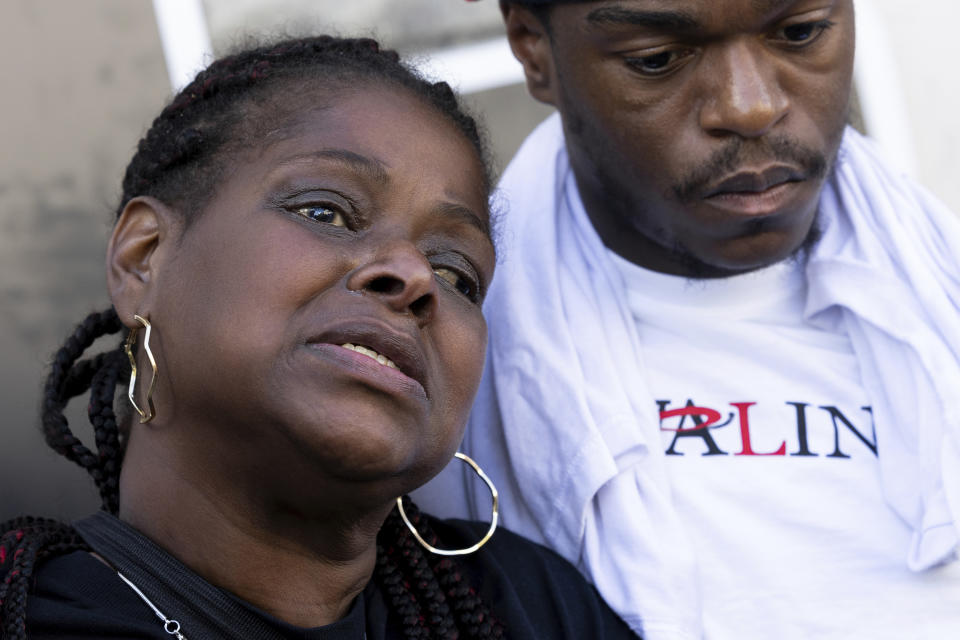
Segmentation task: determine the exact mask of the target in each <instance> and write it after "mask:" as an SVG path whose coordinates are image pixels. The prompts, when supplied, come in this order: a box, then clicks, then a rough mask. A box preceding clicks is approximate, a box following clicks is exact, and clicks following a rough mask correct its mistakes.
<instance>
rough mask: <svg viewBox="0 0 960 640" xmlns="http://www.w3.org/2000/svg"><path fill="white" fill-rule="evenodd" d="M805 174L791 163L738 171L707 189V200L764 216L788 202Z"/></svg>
mask: <svg viewBox="0 0 960 640" xmlns="http://www.w3.org/2000/svg"><path fill="white" fill-rule="evenodd" d="M804 180H805V177H804V175H803V173H802V172H801V171H798V170H797V169H794V168H791V167H784V166H775V167H770V168H768V169H764V170H759V171H741V172H739V173H737V174H735V175H733V176H730V177H728V178H725V179H723V180H721V181H720V182H718V183H716V184H715V185H713V186H711V187H710V188H708V189H707V191H706V195H705V196H704V200H706V201H707V202H708V203H709V204H711V205H713V206H714V207H717V208H719V209H723V210H725V211H729V212H731V213H736V214H740V215H748V216H765V215H771V214H773V213H776V212H777V211H779V210H780V209H782V208H783V207H784V206H786V205H788V204H790V202H791V201H792V200H793V198H794V197H795V196H796V195H797V193H798V191H799V187H800V186H801V185H802V183H803V181H804Z"/></svg>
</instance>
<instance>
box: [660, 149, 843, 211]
mask: <svg viewBox="0 0 960 640" xmlns="http://www.w3.org/2000/svg"><path fill="white" fill-rule="evenodd" d="M771 164H782V165H787V166H790V167H794V168H796V169H798V170H799V172H800V173H801V175H802V176H803V179H805V180H809V179H820V178H823V177H824V176H826V175H827V170H828V169H829V166H830V163H829V161H828V160H827V157H826V156H825V155H824V154H823V153H820V152H819V151H816V150H814V149H811V148H809V147H806V146H804V145H802V144H800V143H799V142H797V141H796V140H793V139H790V138H787V137H785V136H781V137H776V138H763V139H755V140H744V139H743V138H734V139H732V140H731V141H730V143H729V144H727V145H726V146H725V147H723V148H722V149H719V150H718V151H716V152H714V153H713V154H712V155H711V156H710V158H708V159H707V161H706V162H704V163H703V164H702V165H701V166H699V167H695V168H694V169H693V170H691V171H690V172H689V173H687V175H686V176H684V178H683V179H682V180H681V181H680V182H679V183H677V184H676V185H675V186H674V187H673V193H674V195H675V196H676V197H677V199H678V200H680V202H684V203H690V202H693V201H695V200H699V199H700V198H702V197H703V196H704V194H705V193H706V192H707V190H708V189H710V187H711V186H712V185H714V184H716V183H718V182H720V181H721V180H723V179H725V178H728V177H730V176H731V175H732V174H735V173H737V172H738V170H740V169H741V168H743V167H746V166H754V167H758V166H761V167H762V166H767V165H771Z"/></svg>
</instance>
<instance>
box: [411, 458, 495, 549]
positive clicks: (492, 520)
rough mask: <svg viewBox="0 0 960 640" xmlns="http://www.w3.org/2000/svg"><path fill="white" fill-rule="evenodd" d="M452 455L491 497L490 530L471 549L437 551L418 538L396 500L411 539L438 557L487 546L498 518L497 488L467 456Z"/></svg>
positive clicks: (418, 535)
mask: <svg viewBox="0 0 960 640" xmlns="http://www.w3.org/2000/svg"><path fill="white" fill-rule="evenodd" d="M453 455H454V457H456V458H459V459H461V460H463V461H464V462H466V463H467V464H468V465H470V467H471V468H472V469H473V470H474V471H475V472H476V473H477V475H478V476H480V479H481V480H483V481H484V482H485V483H487V487H489V488H490V495H491V496H492V497H493V515H492V517H491V518H490V528H489V529H487V533H486V534H485V535H484V536H483V537H482V538H480V541H479V542H477V543H476V544H475V545H473V546H471V547H466V548H465V549H437V548H436V547H434V546H432V545H431V544H430V543H429V542H427V541H426V540H424V539H423V538H422V537H421V536H420V533H419V532H418V531H417V528H416V527H414V526H413V523H412V522H410V520H408V519H407V514H406V513H405V512H404V510H403V500H402V499H401V498H397V509H398V510H399V511H400V517H401V518H402V519H403V523H404V524H405V525H407V529H409V530H410V533H412V534H413V537H414V538H416V539H417V542H419V543H420V546H422V547H423V548H424V549H426V550H427V551H429V552H430V553H435V554H437V555H439V556H465V555H467V554H468V553H473V552H474V551H476V550H477V549H479V548H480V547H482V546H483V545H485V544H487V541H488V540H489V539H490V538H491V537H493V532H494V531H496V530H497V519H498V518H499V517H500V496H499V494H498V493H497V488H496V487H495V486H493V482H492V481H491V480H490V478H488V477H487V474H485V473H484V472H483V469H481V468H480V465H478V464H477V463H476V462H474V461H473V458H471V457H470V456H468V455H467V454H465V453H460V452H459V451H457V452H456V453H455V454H453Z"/></svg>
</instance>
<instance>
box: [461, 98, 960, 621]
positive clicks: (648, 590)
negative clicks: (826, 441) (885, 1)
mask: <svg viewBox="0 0 960 640" xmlns="http://www.w3.org/2000/svg"><path fill="white" fill-rule="evenodd" d="M569 175H570V168H569V164H568V160H567V155H566V150H565V147H564V139H563V132H562V128H561V123H560V119H559V117H558V116H556V115H554V116H552V117H550V118H549V119H548V120H546V121H545V122H544V123H543V124H541V125H540V126H539V127H538V129H537V130H536V131H535V132H534V133H533V134H531V136H530V137H529V138H528V139H527V140H526V142H525V143H524V145H523V146H522V147H521V149H520V151H519V152H518V154H517V156H516V157H515V158H514V160H513V161H512V162H511V164H510V166H509V167H508V169H507V171H506V173H505V175H504V178H503V181H502V182H501V184H500V191H501V196H502V199H503V200H504V201H505V202H506V203H507V204H508V210H507V211H506V212H505V214H504V216H503V219H502V221H501V227H500V235H501V247H500V248H501V261H500V264H499V266H498V272H497V275H496V278H495V282H494V284H493V286H492V288H491V290H490V292H489V295H488V297H487V301H486V303H485V312H486V314H487V320H488V325H489V329H490V343H489V352H488V360H487V370H486V372H485V374H484V380H483V382H482V384H481V389H480V394H479V396H478V399H477V404H476V407H475V409H474V413H473V415H472V417H471V422H470V427H469V429H468V430H467V435H466V438H465V441H464V448H465V450H466V451H468V452H469V453H470V454H471V455H474V456H475V457H476V458H477V459H478V460H479V461H480V462H481V464H482V465H483V466H484V467H485V468H487V469H488V472H490V473H491V475H492V476H493V477H495V478H499V479H500V481H501V482H502V483H503V484H504V489H505V491H504V493H505V494H506V495H505V498H504V500H503V510H504V523H505V525H506V526H508V527H513V528H516V529H518V530H519V532H520V533H522V534H525V535H528V536H530V537H532V538H534V539H536V540H539V541H541V542H544V543H546V544H547V545H549V546H551V547H553V548H554V549H556V550H557V551H558V552H559V553H560V554H561V555H563V556H565V557H566V558H568V559H569V560H571V561H572V562H574V563H576V564H579V566H580V568H581V569H582V570H583V571H584V572H585V573H586V574H587V576H588V577H589V578H590V579H592V581H593V582H594V583H595V584H596V586H597V588H598V589H599V591H600V593H601V594H602V595H603V596H604V598H605V599H606V600H607V601H608V602H609V603H610V605H611V606H612V607H613V608H614V609H615V610H616V611H617V612H618V613H620V615H621V616H623V617H624V619H625V620H627V622H628V623H629V624H630V625H631V626H632V627H633V628H634V629H636V630H638V631H639V630H642V631H643V633H644V634H645V636H646V637H647V638H649V639H651V640H659V639H662V638H671V639H673V638H698V637H700V634H701V631H700V613H699V604H698V603H699V596H698V594H697V586H696V585H697V580H696V571H697V567H696V565H695V564H694V561H693V558H692V555H691V553H690V552H689V548H688V542H687V537H686V534H685V532H684V528H683V525H682V523H681V522H680V520H679V518H678V516H677V514H676V513H675V511H674V508H673V506H672V502H671V495H670V487H669V485H668V482H667V475H666V473H665V459H664V453H663V448H662V445H661V442H660V434H659V420H658V417H657V415H656V411H655V403H654V402H653V398H652V396H651V394H650V392H649V391H648V389H647V386H646V383H645V375H644V371H645V370H647V369H649V370H650V371H651V373H650V375H656V363H655V362H643V359H642V357H641V355H640V350H639V349H638V345H637V338H636V330H635V325H634V320H633V317H632V316H631V314H630V311H629V310H628V309H627V306H626V303H625V300H624V294H623V285H622V282H621V281H620V276H619V274H618V272H617V271H616V269H615V267H614V266H613V265H612V264H611V262H610V258H609V256H608V255H607V250H606V248H605V247H604V245H603V243H602V242H601V240H600V238H599V236H598V235H597V233H596V231H595V230H594V229H593V227H592V226H591V224H590V222H589V220H588V219H587V218H586V216H585V215H584V214H583V212H582V208H579V207H565V206H558V204H559V199H561V198H564V197H567V194H566V193H565V189H566V188H567V184H568V183H572V181H571V180H569ZM578 210H579V213H577V211H578ZM819 224H820V225H821V228H822V231H823V236H822V239H821V240H820V242H819V243H818V244H817V245H816V246H815V248H814V249H813V251H812V253H811V255H810V256H809V258H808V261H807V266H806V275H807V278H808V285H809V297H808V300H807V305H806V316H807V318H808V320H809V321H811V322H814V323H819V324H822V325H829V326H832V327H833V328H834V329H839V330H841V331H845V332H847V333H848V334H849V335H850V338H851V342H852V344H853V347H854V351H855V353H856V355H857V358H858V359H859V361H860V363H861V371H862V376H863V381H864V384H865V386H866V388H867V392H868V394H869V396H870V400H871V403H872V405H873V406H874V409H875V412H874V415H875V416H876V432H877V441H878V443H879V448H880V454H879V461H880V467H881V476H882V478H881V480H882V483H883V491H884V495H885V497H886V500H887V502H888V503H889V505H890V507H891V508H892V509H894V510H895V511H896V512H897V513H898V514H899V515H900V516H901V517H902V518H903V519H904V520H905V521H906V522H907V523H909V525H910V526H911V527H912V529H913V531H914V534H913V539H912V544H911V548H910V549H904V562H905V563H906V564H907V565H908V566H909V567H910V568H911V569H913V570H916V571H919V570H923V569H926V568H928V567H931V566H934V565H936V564H938V563H940V562H943V561H945V560H947V559H948V558H950V557H951V556H952V554H953V553H954V549H955V547H956V546H957V542H958V529H957V526H956V524H955V523H957V522H958V521H960V520H958V515H960V269H958V263H960V225H958V221H957V219H956V218H955V217H954V215H953V214H952V213H951V212H950V211H948V210H947V209H946V208H945V207H944V206H943V205H941V204H940V203H939V202H937V201H936V200H935V199H934V198H932V197H931V196H929V195H928V194H927V193H926V192H924V191H923V190H922V189H920V188H919V187H917V186H916V185H914V184H912V183H911V182H910V181H908V180H907V179H905V178H904V177H902V176H900V175H898V174H897V173H896V172H894V171H891V170H890V169H889V168H887V167H886V166H885V165H884V163H883V162H882V161H881V160H880V159H879V157H878V155H877V153H876V152H875V150H874V148H873V146H872V144H871V143H870V142H869V141H868V140H866V139H864V138H863V137H861V136H860V135H859V134H857V133H856V132H855V131H853V130H852V129H851V130H848V131H847V132H846V134H845V137H844V141H843V144H842V146H841V150H840V153H839V155H838V159H837V163H836V168H835V172H834V175H833V177H832V178H831V179H830V180H829V181H828V182H827V184H826V187H825V189H824V192H823V194H822V197H821V205H820V213H819ZM476 495H479V493H478V494H475V495H474V496H471V497H470V498H468V504H469V505H470V509H471V511H472V513H471V515H472V516H473V517H478V518H483V517H484V516H485V515H486V514H485V513H484V511H485V510H486V509H485V508H484V507H478V506H477V503H478V499H477V497H476ZM588 533H589V535H588ZM585 541H587V542H585ZM589 541H593V542H589ZM588 547H590V548H588Z"/></svg>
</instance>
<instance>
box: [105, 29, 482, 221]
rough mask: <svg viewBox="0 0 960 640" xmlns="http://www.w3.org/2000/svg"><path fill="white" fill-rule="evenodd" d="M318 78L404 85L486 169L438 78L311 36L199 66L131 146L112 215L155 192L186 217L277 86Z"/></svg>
mask: <svg viewBox="0 0 960 640" xmlns="http://www.w3.org/2000/svg"><path fill="white" fill-rule="evenodd" d="M317 79H321V80H323V82H324V84H323V87H324V89H325V90H328V91H330V92H331V93H334V92H335V91H336V89H337V88H344V87H346V86H351V85H353V84H355V81H357V80H365V79H366V80H373V81H379V82H380V83H381V84H382V83H384V82H386V83H392V84H394V85H397V86H399V87H401V88H406V89H408V90H410V91H411V92H412V93H414V94H415V95H418V96H420V97H421V98H423V99H424V100H425V101H426V102H428V103H429V104H431V105H433V106H434V107H435V108H436V109H437V110H438V111H439V112H440V113H441V114H443V115H444V116H445V117H447V118H448V119H449V120H450V121H451V122H453V123H454V124H455V125H456V126H457V127H458V128H459V129H460V131H461V132H462V133H463V135H464V136H465V137H466V138H467V139H468V140H469V141H470V142H471V144H472V145H473V147H474V149H475V150H476V152H477V154H478V156H479V157H480V159H481V161H482V163H483V165H484V168H485V169H487V168H488V166H489V163H488V154H487V150H486V145H485V143H484V141H483V138H482V136H481V134H480V131H479V128H478V126H477V123H476V121H475V120H474V119H473V118H472V117H470V116H469V115H468V114H467V113H466V112H464V111H463V108H462V107H461V105H460V104H459V101H458V100H457V98H456V95H455V94H454V93H453V91H452V90H451V89H450V87H449V86H448V85H447V84H446V83H445V82H438V83H430V82H427V81H426V80H424V79H422V78H421V77H420V76H419V75H417V74H416V73H415V72H414V71H412V70H411V69H410V68H408V67H407V66H405V65H404V64H402V63H401V62H400V58H399V56H398V55H397V53H396V52H394V51H388V50H383V49H381V48H380V46H379V45H378V44H377V42H376V41H374V40H371V39H368V38H357V39H341V38H333V37H331V36H318V37H313V38H302V39H297V40H287V41H283V42H280V43H277V44H274V45H269V46H264V47H258V48H254V49H249V50H246V51H242V52H240V53H237V54H235V55H231V56H227V57H225V58H221V59H220V60H217V61H216V62H214V63H213V64H211V65H210V66H209V67H207V68H206V69H205V70H204V71H201V72H200V73H199V74H198V75H197V77H196V78H195V79H194V80H193V82H191V83H190V84H189V85H187V86H186V87H185V88H184V89H183V90H182V91H181V92H180V93H179V94H178V95H177V96H176V97H175V98H174V99H173V101H172V102H171V103H170V104H169V105H168V106H167V107H166V108H165V109H164V110H163V111H162V112H161V113H160V115H159V116H158V117H157V118H156V119H155V120H154V121H153V124H152V125H151V127H150V129H149V131H147V134H146V135H145V136H144V137H143V139H142V140H141V141H140V143H139V145H138V146H137V152H136V154H135V155H134V157H133V159H132V160H131V161H130V164H129V165H128V166H127V171H126V175H125V176H124V179H123V195H122V196H121V198H120V204H119V207H118V208H117V214H118V215H119V214H120V212H121V211H123V208H124V207H125V206H126V204H127V203H128V202H129V201H130V200H131V199H132V198H134V197H136V196H140V195H150V196H154V197H156V198H158V199H159V200H161V201H163V202H165V203H166V204H168V205H175V206H177V207H178V208H179V210H180V211H182V212H183V213H185V214H188V215H189V214H195V213H197V212H198V211H199V210H200V209H202V207H203V205H204V204H205V203H206V199H207V198H208V197H209V196H210V194H212V193H213V192H214V189H213V188H212V187H213V186H214V185H215V184H216V182H217V178H218V176H219V175H220V173H221V171H222V170H223V166H222V164H223V162H224V161H225V159H226V156H228V155H229V154H227V153H224V152H225V151H232V150H236V149H242V148H244V147H247V146H252V145H253V144H255V143H256V141H257V140H258V139H259V136H260V135H262V133H263V130H261V129H258V128H257V126H258V123H260V124H259V126H269V127H276V125H277V122H276V117H277V114H278V113H282V112H284V107H281V105H279V104H275V103H271V102H270V98H271V97H272V95H274V92H275V91H276V90H277V88H278V87H277V85H278V84H282V83H288V82H290V81H299V82H307V83H308V82H310V81H315V80H317ZM264 105H266V106H264ZM251 107H253V108H254V109H266V108H270V109H272V111H270V112H269V113H268V114H265V115H267V116H268V117H255V116H254V115H251V112H250V108H251ZM486 173H487V175H486V183H485V184H484V185H483V187H484V188H485V189H486V190H487V191H489V189H490V176H489V170H488V169H487V171H486Z"/></svg>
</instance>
